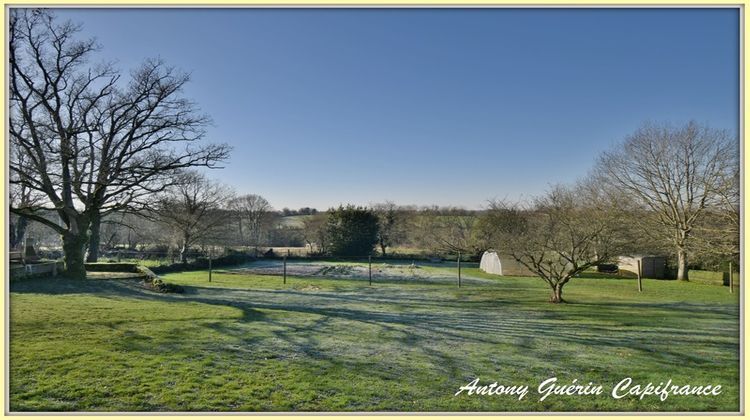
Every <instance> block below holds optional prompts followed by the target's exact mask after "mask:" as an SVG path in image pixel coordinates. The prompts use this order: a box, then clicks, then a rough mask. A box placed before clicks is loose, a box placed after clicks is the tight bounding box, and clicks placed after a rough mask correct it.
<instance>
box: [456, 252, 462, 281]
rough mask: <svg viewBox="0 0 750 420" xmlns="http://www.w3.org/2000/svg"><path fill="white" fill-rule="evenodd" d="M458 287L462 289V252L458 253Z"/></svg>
mask: <svg viewBox="0 0 750 420" xmlns="http://www.w3.org/2000/svg"><path fill="white" fill-rule="evenodd" d="M457 263H458V287H461V251H458V261H457Z"/></svg>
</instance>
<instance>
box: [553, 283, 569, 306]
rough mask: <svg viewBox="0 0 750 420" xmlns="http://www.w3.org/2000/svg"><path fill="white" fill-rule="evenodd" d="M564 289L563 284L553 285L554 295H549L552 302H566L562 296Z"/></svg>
mask: <svg viewBox="0 0 750 420" xmlns="http://www.w3.org/2000/svg"><path fill="white" fill-rule="evenodd" d="M562 289H563V285H562V284H556V285H555V286H554V287H552V296H550V297H549V302H550V303H565V301H564V300H563V298H562Z"/></svg>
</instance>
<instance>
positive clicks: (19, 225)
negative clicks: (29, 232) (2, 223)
mask: <svg viewBox="0 0 750 420" xmlns="http://www.w3.org/2000/svg"><path fill="white" fill-rule="evenodd" d="M28 224H29V219H27V218H26V217H24V216H18V218H17V219H16V223H15V224H13V225H11V229H10V230H11V232H10V249H16V248H18V247H19V246H20V245H21V244H22V243H23V238H24V237H25V236H26V226H28Z"/></svg>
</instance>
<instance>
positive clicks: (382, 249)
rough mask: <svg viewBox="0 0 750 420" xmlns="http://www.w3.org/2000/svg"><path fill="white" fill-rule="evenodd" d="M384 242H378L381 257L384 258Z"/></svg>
mask: <svg viewBox="0 0 750 420" xmlns="http://www.w3.org/2000/svg"><path fill="white" fill-rule="evenodd" d="M385 248H386V246H385V244H384V243H383V242H382V241H381V242H380V252H381V253H382V254H383V255H382V257H383V258H385Z"/></svg>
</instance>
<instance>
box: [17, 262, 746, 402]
mask: <svg viewBox="0 0 750 420" xmlns="http://www.w3.org/2000/svg"><path fill="white" fill-rule="evenodd" d="M389 265H390V266H391V267H385V266H384V267H379V268H382V269H384V270H390V271H387V273H385V272H384V273H385V274H387V275H385V274H384V275H383V276H382V277H378V278H376V279H375V280H374V284H373V286H368V284H367V280H364V279H363V278H362V276H361V275H360V274H357V275H349V274H352V273H354V271H353V270H355V268H352V269H351V270H352V271H347V270H349V269H348V268H336V267H339V266H344V267H347V266H349V267H357V266H358V265H357V264H354V263H352V264H340V263H337V262H333V261H331V262H322V266H323V267H334V269H329V272H332V273H333V274H331V276H329V277H326V276H325V274H321V273H317V274H315V273H313V274H306V275H293V276H290V277H289V278H288V279H287V284H286V285H285V284H282V280H281V277H280V276H278V275H275V274H271V275H264V274H255V273H253V272H252V271H251V270H250V269H252V268H253V266H252V265H250V266H243V267H238V268H237V269H228V270H218V271H216V272H214V274H213V281H212V282H211V283H208V276H207V273H206V272H205V271H194V272H184V273H174V274H169V275H166V276H164V279H165V280H166V281H168V282H172V283H177V284H180V285H183V286H184V287H185V288H186V292H185V293H184V294H181V295H178V294H169V295H165V294H157V293H153V292H150V291H147V290H145V289H142V288H140V287H138V286H137V284H136V283H135V282H132V281H116V280H90V281H84V282H76V281H68V280H64V279H55V280H28V281H18V282H13V283H11V286H10V287H11V295H10V408H11V410H13V411H26V410H43V411H56V410H90V411H100V410H104V411H142V410H157V411H164V410H168V411H182V410H190V411H257V410H270V411H290V410H299V411H311V410H313V411H394V410H395V411H466V410H469V411H550V410H551V411H577V410H584V411H601V410H604V411H622V410H625V411H651V410H653V411H689V410H701V411H703V410H705V411H712V410H719V411H736V410H738V407H739V334H738V331H739V305H738V294H734V295H730V294H729V293H728V292H727V289H726V288H723V287H717V286H708V285H701V284H695V283H685V282H675V281H658V280H648V279H647V280H645V281H644V291H643V293H638V292H637V290H636V287H635V283H634V281H633V280H631V279H610V278H578V279H574V280H573V281H572V282H571V283H570V285H569V286H568V287H566V289H565V290H566V293H565V298H566V299H568V300H569V301H570V303H569V304H563V305H551V304H548V303H546V300H547V297H548V292H547V290H546V286H545V284H544V283H543V282H542V281H541V280H539V279H536V278H508V277H505V278H502V277H498V276H493V275H488V274H485V273H482V272H480V271H479V270H478V269H477V268H475V266H465V267H464V270H463V275H464V280H465V281H466V283H464V285H463V287H461V288H460V289H459V288H458V287H456V284H455V283H454V282H453V279H454V278H455V277H454V276H455V269H454V266H453V265H452V264H446V265H439V264H434V265H427V264H423V265H420V267H419V268H410V263H409V262H405V261H404V262H391V263H390V264H389ZM359 266H360V267H361V266H362V264H359ZM330 270H333V271H330ZM335 270H341V273H343V272H344V271H347V275H342V276H337V275H336V274H335V273H334V271H335ZM410 270H411V271H418V272H419V273H421V276H419V277H417V276H414V277H411V276H410V275H409V273H410ZM399 272H402V273H403V274H402V275H401V276H398V275H397V273H399ZM301 274H304V273H301ZM355 274H356V273H355ZM552 376H556V377H558V378H560V381H564V382H569V381H572V380H573V379H577V380H578V381H579V382H589V381H592V382H595V383H599V384H602V385H604V387H605V388H611V386H612V385H614V383H615V382H617V381H619V380H620V379H622V378H625V377H628V376H629V377H632V378H633V379H634V380H635V381H637V382H639V383H648V382H649V381H651V382H655V383H658V382H661V381H666V380H668V379H672V381H673V382H675V383H679V384H685V383H690V384H721V385H722V386H723V388H724V391H723V392H722V393H721V394H720V395H719V396H716V397H682V396H673V397H670V398H668V399H667V400H666V401H665V402H661V401H659V400H658V399H657V398H655V397H653V396H652V397H646V398H644V399H643V400H639V399H637V398H635V397H627V398H624V399H622V400H615V399H612V398H610V397H609V395H608V394H607V393H605V395H601V396H586V397H580V396H578V397H577V396H551V397H549V398H547V399H546V400H544V401H543V402H540V401H539V395H538V394H536V392H535V388H536V385H538V384H539V382H540V381H542V380H544V379H546V378H549V377H552ZM475 377H479V378H480V379H481V381H482V382H483V383H484V382H485V381H486V382H487V383H489V382H491V381H498V382H499V383H501V384H507V385H514V384H527V385H529V386H530V387H531V388H532V389H531V392H530V394H529V395H528V396H526V397H525V398H524V399H523V400H520V401H519V400H518V399H516V398H513V397H510V396H484V397H475V396H467V395H464V394H462V395H460V396H458V397H455V396H454V393H455V392H456V391H457V390H458V388H459V387H460V386H462V385H465V384H467V383H468V382H469V381H471V380H472V379H473V378H475Z"/></svg>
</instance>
